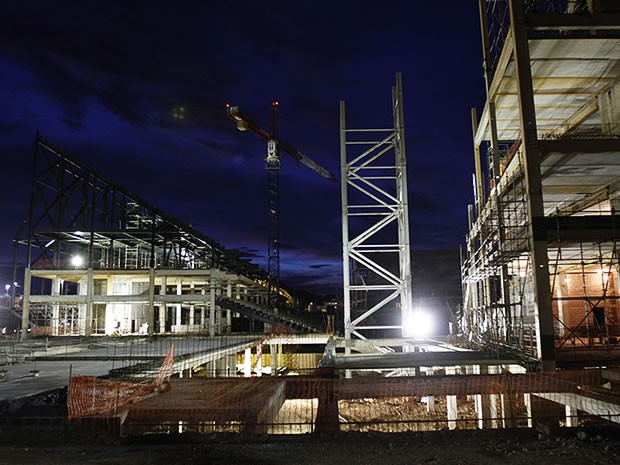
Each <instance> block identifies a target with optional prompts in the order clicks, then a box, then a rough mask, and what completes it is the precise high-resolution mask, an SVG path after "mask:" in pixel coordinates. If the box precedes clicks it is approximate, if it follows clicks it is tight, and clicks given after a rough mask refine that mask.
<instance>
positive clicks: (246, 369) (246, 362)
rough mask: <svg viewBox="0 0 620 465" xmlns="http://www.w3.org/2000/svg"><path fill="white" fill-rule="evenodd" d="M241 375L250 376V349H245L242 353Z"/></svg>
mask: <svg viewBox="0 0 620 465" xmlns="http://www.w3.org/2000/svg"><path fill="white" fill-rule="evenodd" d="M243 376H244V377H246V378H249V377H251V376H252V349H245V352H244V353H243Z"/></svg>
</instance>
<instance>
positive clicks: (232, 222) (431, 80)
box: [0, 0, 484, 293]
mask: <svg viewBox="0 0 620 465" xmlns="http://www.w3.org/2000/svg"><path fill="white" fill-rule="evenodd" d="M477 3H478V2H477V1H475V0H443V1H441V2H437V1H435V2H422V1H411V0H409V1H391V2H385V3H380V2H379V3H378V2H370V3H368V2H352V1H334V0H330V1H323V0H315V1H307V2H304V1H301V2H299V1H298V2H285V1H274V2H269V1H266V2H249V1H247V2H246V1H243V0H241V1H218V2H214V1H200V2H199V1H182V0H181V1H175V2H161V1H135V0H132V1H122V2H121V1H107V2H103V1H86V0H81V1H78V0H76V1H59V0H54V1H32V0H22V1H15V0H0V18H1V19H0V106H1V108H2V111H1V112H0V144H1V150H2V183H1V186H2V187H1V191H0V194H1V197H0V199H1V200H0V202H1V205H2V216H3V218H2V226H1V232H0V279H5V280H6V282H9V281H8V280H9V279H10V271H9V270H10V267H11V264H12V249H13V237H14V236H15V232H16V231H17V229H18V227H19V225H20V223H21V222H22V220H23V219H24V218H25V217H26V214H27V211H28V205H29V202H30V185H31V174H32V172H31V166H32V154H33V147H34V139H35V134H36V132H37V131H39V132H40V133H41V134H42V135H43V137H45V138H46V139H47V140H49V141H50V142H51V143H53V144H55V145H58V146H60V147H62V148H64V149H66V150H67V151H68V152H70V153H71V154H72V155H74V156H76V157H77V158H79V159H81V160H83V161H84V162H85V163H86V164H88V165H90V166H91V167H93V168H95V169H96V170H97V171H99V172H101V173H102V174H104V175H106V176H107V177H109V178H111V179H113V180H114V181H116V182H118V183H120V184H121V185H124V186H126V187H127V188H128V189H129V190H130V191H131V192H134V193H135V194H137V195H139V196H141V197H143V198H145V199H146V200H148V201H150V202H152V203H153V204H155V205H157V206H158V207H160V208H161V209H163V210H165V211H168V212H169V213H171V214H172V215H173V216H175V217H176V218H178V219H179V220H181V221H182V222H184V223H188V224H191V225H193V226H194V227H195V228H196V229H198V230H200V231H202V232H203V233H205V234H207V235H208V236H210V237H212V238H213V239H215V240H216V241H218V242H220V243H221V244H223V245H224V246H226V247H229V248H240V249H242V250H244V251H245V252H246V253H247V254H248V255H249V256H252V257H254V258H253V262H255V263H259V264H261V265H264V264H265V255H266V242H267V186H266V182H267V176H266V173H265V167H264V157H265V152H266V144H265V143H264V142H263V140H262V139H260V138H259V137H258V136H257V135H255V134H253V133H251V132H249V131H248V132H240V131H238V130H237V129H236V128H235V126H234V124H233V123H232V121H230V120H229V119H227V117H226V111H225V106H226V104H227V103H229V104H233V105H238V106H239V107H240V108H241V110H242V111H243V112H244V113H245V114H247V115H248V116H250V117H251V118H252V119H253V120H254V121H255V122H256V123H258V124H259V125H261V126H262V127H264V128H266V129H268V128H269V124H270V111H271V102H272V101H273V100H277V101H279V103H280V112H279V115H278V125H279V134H280V136H281V138H282V139H284V140H286V141H287V142H288V143H290V144H291V145H293V146H295V147H296V148H297V149H299V150H300V151H301V152H303V153H304V154H306V155H308V156H309V157H311V158H312V159H314V160H316V161H317V162H319V163H320V164H321V165H323V166H324V167H326V168H327V169H329V170H330V171H331V172H333V173H335V174H336V175H337V176H339V175H340V169H339V164H340V153H339V126H338V118H339V113H338V111H339V110H338V105H339V101H340V100H341V99H344V100H345V103H346V106H347V126H348V127H374V128H377V127H390V126H391V125H392V114H391V87H392V85H393V84H394V83H395V75H396V73H397V72H401V73H402V77H403V94H404V102H405V129H406V144H407V159H408V170H409V173H408V180H409V196H410V203H409V211H410V215H411V219H410V229H411V246H412V248H413V249H414V250H429V249H454V248H458V247H459V246H460V245H461V244H463V243H464V238H465V234H466V232H467V204H468V203H471V201H472V180H471V173H472V172H473V150H472V142H471V140H472V136H471V121H470V109H471V107H472V106H476V107H477V108H478V110H479V111H480V110H481V105H482V103H483V101H484V81H483V74H482V59H481V50H480V33H479V20H478V10H477ZM180 107H183V109H184V111H183V114H184V118H183V119H178V118H175V112H178V111H179V108H180ZM340 224H341V212H340V186H339V185H338V184H335V183H330V182H329V181H326V180H325V179H323V178H321V177H320V176H319V175H317V174H316V173H314V172H312V171H310V170H309V169H308V168H306V167H304V166H299V167H297V166H296V164H295V163H294V161H293V160H292V158H289V157H288V156H287V155H286V154H282V169H281V244H282V245H281V248H282V249H281V275H282V280H283V282H284V283H285V284H289V285H292V286H293V287H297V288H300V289H307V290H311V291H314V292H320V293H326V292H334V291H336V290H337V289H338V288H340V286H341V280H342V278H341V268H342V256H341V250H342V246H341V228H340ZM3 282H4V281H3Z"/></svg>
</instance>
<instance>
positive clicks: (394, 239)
mask: <svg viewBox="0 0 620 465" xmlns="http://www.w3.org/2000/svg"><path fill="white" fill-rule="evenodd" d="M392 103H393V118H394V127H393V128H389V129H351V128H347V127H346V124H345V104H344V101H341V102H340V155H341V193H342V239H343V273H344V322H345V342H346V353H350V351H351V338H353V337H356V338H360V339H369V338H373V337H388V336H390V335H391V336H397V337H400V336H407V335H408V330H407V325H406V321H407V319H408V318H409V316H410V312H411V302H412V296H411V264H410V250H409V219H408V203H407V170H406V157H405V134H404V119H403V98H402V79H401V75H400V73H397V75H396V85H395V87H393V88H392Z"/></svg>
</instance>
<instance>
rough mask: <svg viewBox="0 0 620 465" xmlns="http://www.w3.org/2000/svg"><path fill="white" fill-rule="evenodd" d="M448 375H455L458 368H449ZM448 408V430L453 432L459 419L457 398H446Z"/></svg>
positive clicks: (447, 369)
mask: <svg viewBox="0 0 620 465" xmlns="http://www.w3.org/2000/svg"><path fill="white" fill-rule="evenodd" d="M446 374H447V375H455V374H456V367H447V368H446ZM446 408H447V411H448V412H447V413H448V429H450V430H453V429H456V427H457V423H456V420H457V418H458V406H457V403H456V396H446Z"/></svg>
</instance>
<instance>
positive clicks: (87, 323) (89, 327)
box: [80, 268, 94, 336]
mask: <svg viewBox="0 0 620 465" xmlns="http://www.w3.org/2000/svg"><path fill="white" fill-rule="evenodd" d="M93 289H94V283H93V269H92V268H88V270H87V271H86V292H85V294H86V305H85V306H84V326H82V327H83V328H84V335H85V336H90V335H91V334H92V332H93V322H92V316H93ZM80 294H81V292H80Z"/></svg>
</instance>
